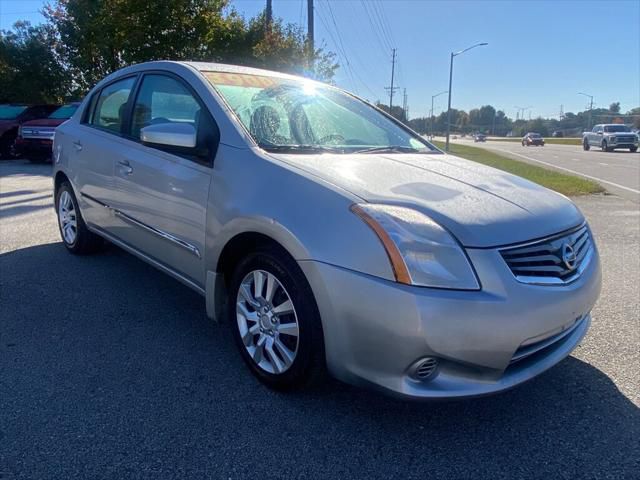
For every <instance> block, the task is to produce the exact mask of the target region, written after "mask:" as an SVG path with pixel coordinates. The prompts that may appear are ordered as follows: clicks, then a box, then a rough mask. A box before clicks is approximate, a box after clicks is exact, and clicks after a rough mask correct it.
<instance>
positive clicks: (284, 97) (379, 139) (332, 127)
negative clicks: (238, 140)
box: [203, 72, 439, 153]
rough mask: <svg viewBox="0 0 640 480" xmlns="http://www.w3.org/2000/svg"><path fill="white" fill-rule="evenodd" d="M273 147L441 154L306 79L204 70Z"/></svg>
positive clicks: (305, 150)
mask: <svg viewBox="0 0 640 480" xmlns="http://www.w3.org/2000/svg"><path fill="white" fill-rule="evenodd" d="M203 73H204V75H205V77H206V78H207V79H208V80H209V81H210V82H211V84H212V85H213V86H214V87H215V88H216V89H217V90H218V92H219V93H220V95H222V97H223V98H224V99H225V101H226V102H227V103H228V104H229V106H230V107H231V108H232V109H233V111H234V112H235V114H236V116H237V117H238V119H239V120H240V122H242V124H243V125H244V127H245V128H246V129H247V131H248V132H249V133H250V134H251V136H252V137H253V139H254V140H255V141H256V143H257V144H258V145H259V146H260V147H262V148H264V149H265V150H267V151H277V152H293V153H313V152H318V151H320V152H322V151H330V152H332V153H354V152H358V153H375V152H382V151H389V152H391V153H439V150H437V149H436V148H435V147H433V146H431V145H430V144H429V143H427V142H426V141H424V140H422V139H421V138H420V137H418V136H416V135H413V134H411V133H409V132H408V131H406V130H404V129H403V128H402V127H400V126H399V125H397V124H396V123H395V122H393V121H392V120H390V119H389V118H387V117H386V116H385V115H383V114H382V113H380V112H378V111H377V110H376V109H375V108H373V107H371V106H370V105H368V104H366V103H364V102H362V101H360V100H358V99H356V98H354V97H352V96H350V95H347V94H346V93H343V92H341V91H339V90H337V89H335V88H331V87H328V86H325V85H323V84H320V83H317V82H313V81H310V80H307V81H305V80H303V79H300V80H298V79H288V78H278V77H271V76H262V75H250V74H242V73H226V72H203Z"/></svg>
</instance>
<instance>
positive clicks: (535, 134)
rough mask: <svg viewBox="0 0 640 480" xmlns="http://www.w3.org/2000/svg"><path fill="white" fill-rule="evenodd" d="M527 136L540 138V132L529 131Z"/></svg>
mask: <svg viewBox="0 0 640 480" xmlns="http://www.w3.org/2000/svg"><path fill="white" fill-rule="evenodd" d="M529 136H530V137H531V138H540V134H539V133H530V134H529Z"/></svg>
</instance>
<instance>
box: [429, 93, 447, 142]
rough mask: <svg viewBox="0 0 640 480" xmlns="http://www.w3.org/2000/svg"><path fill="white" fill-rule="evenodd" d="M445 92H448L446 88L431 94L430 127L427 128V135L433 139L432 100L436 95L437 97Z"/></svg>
mask: <svg viewBox="0 0 640 480" xmlns="http://www.w3.org/2000/svg"><path fill="white" fill-rule="evenodd" d="M445 93H449V91H448V90H445V91H444V92H440V93H436V94H435V95H431V119H430V120H431V128H429V136H430V137H431V140H433V100H434V98H436V97H439V96H440V95H444V94H445Z"/></svg>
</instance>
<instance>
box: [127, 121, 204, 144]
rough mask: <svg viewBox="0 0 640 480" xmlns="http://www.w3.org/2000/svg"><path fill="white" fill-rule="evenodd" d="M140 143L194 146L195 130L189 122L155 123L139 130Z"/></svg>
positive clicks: (195, 140)
mask: <svg viewBox="0 0 640 480" xmlns="http://www.w3.org/2000/svg"><path fill="white" fill-rule="evenodd" d="M140 139H141V140H142V143H149V144H154V145H165V146H168V147H181V148H195V146H196V143H197V132H196V129H195V127H194V126H193V125H191V124H189V123H157V124H155V125H149V126H147V127H144V128H142V129H141V130H140Z"/></svg>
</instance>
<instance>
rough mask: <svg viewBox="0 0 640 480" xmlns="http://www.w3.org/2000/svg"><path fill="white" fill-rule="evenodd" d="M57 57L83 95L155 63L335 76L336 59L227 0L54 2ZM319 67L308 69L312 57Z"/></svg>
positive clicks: (51, 14)
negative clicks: (121, 72)
mask: <svg viewBox="0 0 640 480" xmlns="http://www.w3.org/2000/svg"><path fill="white" fill-rule="evenodd" d="M44 14H45V18H46V19H47V21H48V23H49V25H50V26H51V28H52V29H53V30H54V31H55V33H56V34H57V37H58V38H59V40H60V41H59V43H58V50H57V52H58V54H59V56H60V58H61V59H62V62H63V63H64V65H65V66H66V68H67V69H68V71H69V74H70V75H71V76H72V78H73V80H74V83H75V85H76V86H77V88H78V90H80V91H86V90H87V89H88V88H90V87H91V86H92V85H94V84H95V83H96V82H97V81H99V80H100V79H102V78H104V77H105V76H106V75H108V74H109V73H111V72H113V71H115V70H118V69H119V68H122V67H124V66H127V65H131V64H135V63H140V62H146V61H150V60H165V59H170V60H201V61H209V62H229V63H240V64H245V65H254V66H261V67H267V68H273V69H277V70H284V71H287V72H293V73H303V72H304V73H307V74H308V75H309V76H314V77H318V78H321V79H323V80H328V79H330V78H331V77H332V76H333V74H334V72H335V70H336V68H337V64H336V63H335V62H334V60H333V58H334V57H333V54H331V53H325V52H323V51H322V50H316V51H315V52H313V55H309V54H308V52H306V47H305V40H306V39H305V36H304V35H303V33H302V30H301V29H300V28H298V27H296V26H295V25H290V24H289V25H284V24H283V23H282V21H281V20H279V19H278V20H274V21H273V22H272V25H271V29H270V30H269V31H267V30H266V28H265V22H264V17H263V16H262V15H261V16H259V17H256V18H254V19H252V20H250V21H246V20H245V19H244V17H242V16H240V15H239V14H238V13H237V12H236V11H235V10H234V9H233V8H231V7H230V6H229V0H155V1H153V2H149V1H147V0H56V1H55V3H53V4H52V5H48V6H47V7H45V10H44ZM310 57H312V59H313V60H314V62H313V64H314V66H315V68H314V69H313V70H309V69H307V70H305V66H306V65H307V63H308V61H309V58H310Z"/></svg>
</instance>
